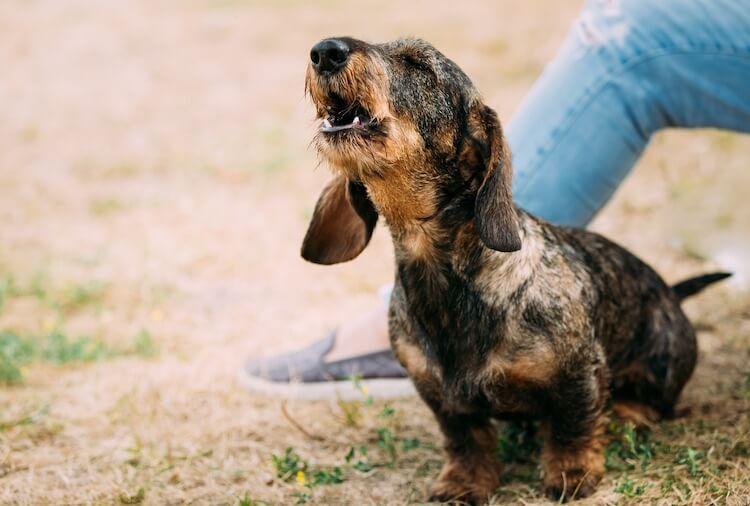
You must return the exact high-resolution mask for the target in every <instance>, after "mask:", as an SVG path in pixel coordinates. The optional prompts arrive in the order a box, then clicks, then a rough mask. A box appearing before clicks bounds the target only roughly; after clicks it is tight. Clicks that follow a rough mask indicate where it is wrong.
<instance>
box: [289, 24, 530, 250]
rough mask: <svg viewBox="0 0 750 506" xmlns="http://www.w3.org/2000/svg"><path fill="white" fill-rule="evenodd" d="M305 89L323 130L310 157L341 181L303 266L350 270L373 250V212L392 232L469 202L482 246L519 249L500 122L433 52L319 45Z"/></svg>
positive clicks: (326, 197)
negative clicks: (350, 263)
mask: <svg viewBox="0 0 750 506" xmlns="http://www.w3.org/2000/svg"><path fill="white" fill-rule="evenodd" d="M305 88H306V90H307V92H308V94H309V95H310V97H311V98H312V101H313V103H314V105H315V109H316V111H317V118H318V120H319V121H320V127H319V130H318V133H317V134H316V136H315V142H314V143H315V146H316V148H317V151H318V153H319V156H320V157H321V158H322V160H324V161H325V162H327V163H328V164H329V165H330V166H331V167H332V168H333V169H334V171H335V172H336V174H337V175H336V177H335V178H334V179H333V181H331V182H330V183H329V184H328V185H327V186H326V188H325V189H324V190H323V193H322V194H321V196H320V198H319V200H318V203H317V205H316V207H315V211H314V214H313V218H312V222H311V224H310V227H309V229H308V232H307V235H306V236H305V240H304V242H303V245H302V256H303V257H304V258H306V259H307V260H310V261H312V262H316V263H322V264H333V263H338V262H343V261H347V260H351V259H352V258H354V257H356V256H357V255H358V254H359V253H360V252H361V251H362V250H363V249H364V248H365V246H366V245H367V243H368V242H369V239H370V237H371V235H372V231H373V228H374V227H375V223H376V221H377V217H378V211H380V212H381V213H383V214H384V215H385V216H386V218H387V219H388V221H389V224H390V225H391V226H394V225H395V226H402V225H405V224H409V223H414V222H424V221H425V220H430V219H434V218H436V217H438V216H439V214H440V212H441V211H442V210H443V209H444V208H446V207H447V206H449V205H451V202H453V201H454V200H455V199H456V198H457V197H462V196H465V195H466V194H467V193H468V194H469V195H471V197H472V202H471V204H472V205H471V207H472V208H473V216H474V221H475V225H476V229H477V232H478V234H479V236H480V238H481V239H482V241H483V242H484V243H485V244H486V245H487V246H488V247H490V248H492V249H495V250H498V251H516V250H518V249H520V247H521V243H520V237H519V233H518V223H517V216H516V212H515V207H514V206H513V201H512V197H511V178H512V169H511V164H510V154H509V151H508V149H507V147H506V144H505V141H504V138H503V134H502V129H501V126H500V123H499V121H498V118H497V115H496V114H495V112H494V111H493V110H492V109H490V108H489V107H487V106H485V105H484V104H483V103H482V101H481V98H480V97H479V94H478V93H477V91H476V89H475V88H474V86H473V85H472V83H471V81H470V80H469V78H468V77H467V76H466V74H464V73H463V71H461V69H460V68H458V66H457V65H456V64H455V63H453V62H452V61H451V60H450V59H448V58H446V57H445V56H444V55H443V54H442V53H440V52H439V51H437V50H436V49H435V48H434V47H432V46H431V45H430V44H428V43H427V42H424V41H421V40H414V39H404V40H397V41H394V42H389V43H385V44H368V43H366V42H362V41H360V40H356V39H352V38H348V37H341V38H331V39H325V40H322V41H320V42H318V43H317V44H316V45H315V46H313V48H312V50H311V51H310V63H309V65H308V68H307V76H306V82H305ZM373 202H374V203H373Z"/></svg>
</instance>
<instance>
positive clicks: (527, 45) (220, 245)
mask: <svg viewBox="0 0 750 506" xmlns="http://www.w3.org/2000/svg"><path fill="white" fill-rule="evenodd" d="M579 7H580V2H579V1H577V0H576V1H574V0H564V1H558V2H556V3H555V7H554V9H555V13H554V14H555V15H554V16H550V12H549V10H550V3H549V2H545V1H543V0H530V1H527V2H513V1H510V0H501V1H489V0H486V1H473V0H472V1H469V2H461V3H458V4H451V3H445V4H437V3H434V2H426V1H421V0H420V1H417V2H411V3H408V4H404V3H401V2H394V1H388V2H385V3H381V4H378V5H377V6H372V5H370V4H361V3H356V2H343V1H339V0H325V1H324V2H319V3H316V4H313V3H310V2H302V1H301V0H285V1H282V2H259V1H255V0H222V1H219V0H215V1H214V0H189V1H180V2H178V1H176V0H156V1H146V0H132V1H129V2H94V1H91V0H70V1H68V2H54V1H52V0H38V1H34V2H30V1H26V0H7V1H5V2H3V3H2V4H1V5H0V65H1V66H2V69H3V72H2V77H0V104H3V112H2V119H1V120H0V195H1V197H0V224H1V225H0V503H1V504H40V505H42V504H43V505H47V504H154V505H157V504H158V505H161V504H186V503H189V504H231V505H239V504H244V505H249V504H294V503H298V502H299V503H305V502H306V503H308V504H319V505H333V504H342V505H343V504H346V505H348V504H353V505H360V504H373V505H382V504H409V503H420V502H423V501H424V499H425V497H426V493H427V489H428V487H429V484H430V483H431V481H432V480H433V479H434V477H435V476H436V474H437V473H438V471H439V469H440V466H441V463H442V453H441V451H440V445H441V441H440V436H439V433H438V430H437V427H436V424H435V422H434V421H433V418H432V417H431V415H430V414H429V412H428V410H427V409H426V408H425V407H424V406H423V405H422V403H421V402H420V401H419V400H418V399H408V400H402V401H397V402H391V403H385V402H381V401H372V400H370V399H368V397H367V394H366V393H364V392H363V394H362V399H361V400H358V401H347V402H344V401H340V402H299V401H295V402H292V401H289V402H286V403H282V402H280V401H279V400H278V399H270V398H264V397H258V396H253V395H250V394H248V393H246V392H245V391H243V390H242V389H241V388H240V387H239V385H238V383H237V381H236V374H237V371H238V369H239V368H240V366H241V364H242V361H243V359H244V357H246V356H250V355H258V354H270V353H274V352H278V351H284V350H288V349H291V348H294V347H296V346H299V345H300V344H303V343H305V342H308V341H310V340H312V339H315V338H316V337H318V336H319V335H320V334H321V333H323V332H325V331H326V330H327V329H330V328H331V327H334V326H335V325H336V324H337V323H338V322H340V321H341V320H342V319H344V318H345V317H347V316H349V315H352V314H357V313H358V312H361V311H363V310H365V309H366V308H368V307H369V306H370V305H371V304H373V303H374V301H375V299H376V296H375V292H376V290H377V288H378V287H379V286H380V285H382V284H383V283H386V282H388V280H389V279H390V278H391V276H392V272H391V269H392V253H391V250H390V249H391V245H390V242H389V239H388V236H387V231H385V230H383V229H382V227H381V228H379V229H378V231H377V232H376V234H375V237H374V239H373V242H372V244H371V246H370V247H369V248H368V250H367V251H365V252H364V253H363V255H362V256H361V257H360V258H358V259H357V260H356V261H354V262H351V263H349V264H346V265H341V266H335V267H318V266H313V265H310V264H306V263H304V262H303V261H302V260H301V259H300V258H299V256H298V251H299V242H300V240H301V237H302V235H303V233H304V230H305V227H306V224H307V223H306V220H307V219H308V218H309V215H310V211H311V208H312V205H313V204H314V201H315V198H316V197H317V194H318V191H319V189H320V188H321V187H322V185H323V184H324V181H325V180H326V179H327V178H328V174H327V171H326V170H325V169H324V168H319V169H318V170H315V167H316V166H317V162H316V160H315V156H314V153H312V151H311V150H310V149H308V143H309V140H310V138H311V137H312V115H313V112H312V108H311V107H310V105H309V104H308V103H307V102H306V101H305V99H304V97H303V84H302V82H303V75H304V68H305V63H306V57H307V53H308V50H309V47H310V46H311V45H312V43H314V42H315V41H316V40H318V39H320V38H322V37H323V36H326V35H331V34H341V33H348V34H352V35H356V36H360V37H362V38H367V39H371V40H384V39H389V38H393V37H395V36H399V35H419V36H422V37H424V38H426V39H428V40H430V41H432V42H434V43H435V44H436V45H437V46H438V47H439V48H440V49H442V50H443V51H444V52H446V53H447V54H448V55H450V56H451V57H452V58H454V59H455V60H456V61H457V62H458V63H459V64H460V65H461V66H462V67H464V68H465V69H466V71H467V72H468V73H469V75H471V76H472V77H473V79H474V80H475V81H476V83H477V85H478V86H479V88H480V89H481V90H482V91H483V93H484V95H485V97H486V99H487V101H488V103H490V104H492V105H493V106H494V107H496V108H497V109H498V111H499V113H500V115H501V117H502V118H504V119H505V121H508V119H509V118H510V117H511V115H512V112H513V110H514V108H515V107H516V105H517V104H518V103H519V102H520V100H521V98H522V97H523V95H524V93H525V92H526V90H528V88H529V87H530V86H531V84H532V83H533V80H534V78H535V77H536V76H537V75H538V73H539V72H540V71H541V69H542V67H543V65H544V64H545V62H546V61H548V60H549V58H551V56H552V55H553V54H554V52H555V48H556V47H557V46H558V45H559V43H560V41H561V40H562V37H563V36H564V34H565V32H566V30H567V26H568V24H569V23H570V22H571V20H572V19H573V17H574V15H575V13H576V10H577V9H578V8H579ZM365 12H366V14H365V16H364V18H363V14H364V13H365ZM748 160H750V138H748V136H740V135H735V134H730V133H721V132H713V131H696V132H667V133H664V134H660V135H658V136H657V138H656V139H655V140H654V142H653V143H652V145H651V147H650V148H649V150H648V152H647V153H646V155H645V156H644V158H643V160H642V161H641V162H640V163H639V165H638V168H637V169H636V170H635V172H634V174H633V176H632V177H630V178H629V179H628V181H627V182H626V184H625V185H624V187H623V189H622V190H621V191H619V192H618V194H617V196H616V198H615V199H614V200H613V202H612V203H611V204H610V205H609V206H608V207H607V208H606V210H605V211H604V212H603V213H602V214H601V216H600V218H599V219H598V220H597V222H596V223H595V224H594V228H595V229H596V230H598V231H601V232H603V233H605V234H606V235H608V236H610V237H612V238H614V239H615V240H617V241H619V242H621V243H622V244H624V245H626V246H627V247H629V248H631V249H632V250H634V251H635V252H636V253H637V254H639V255H640V256H641V257H643V258H644V259H646V260H647V261H649V262H650V263H651V264H652V265H654V266H655V267H656V268H657V269H658V270H659V271H660V272H661V273H662V274H663V275H664V276H665V277H666V278H667V279H668V280H670V281H677V280H679V279H681V278H683V277H687V276H690V275H693V274H697V273H701V272H704V271H710V270H714V269H716V268H724V269H729V270H733V271H735V272H736V276H735V277H734V278H733V280H732V281H731V282H727V283H723V284H721V285H719V286H716V287H712V288H711V289H709V290H707V291H706V293H704V294H701V295H700V296H698V297H696V298H695V299H691V300H690V301H689V302H688V303H687V304H686V308H687V311H688V313H689V315H690V316H691V318H692V319H693V321H694V322H695V323H696V326H697V328H698V331H699V341H700V362H699V366H698V369H697V371H696V374H695V376H694V378H693V379H692V380H691V382H690V383H689V385H688V388H687V389H686V391H685V394H684V397H683V399H682V401H681V405H680V406H681V408H682V411H683V412H684V414H683V416H682V417H680V418H678V419H677V420H674V421H672V422H669V423H664V424H661V425H659V426H657V427H655V428H654V430H653V431H652V432H651V433H648V434H646V433H635V432H633V431H632V429H631V428H629V427H621V426H617V425H615V424H613V425H612V426H611V427H610V433H611V437H612V443H611V444H610V446H609V447H608V451H607V466H608V470H609V471H608V473H607V476H606V478H605V480H604V482H602V484H601V486H600V488H599V491H598V492H597V494H596V495H595V496H594V497H592V498H590V499H587V500H585V501H583V502H582V504H592V505H593V504H665V505H666V504H694V505H706V504H717V505H718V504H722V505H723V504H728V505H747V504H750V292H748V283H750V268H749V267H748V258H750V236H749V235H748V232H747V231H748V230H750V205H748V203H747V199H746V197H745V193H746V192H747V189H748V188H750V172H748V171H747V166H748ZM527 429H528V428H526V427H518V426H505V427H503V430H502V437H501V439H500V441H499V442H498V458H499V459H501V460H503V461H505V462H506V473H505V478H504V480H505V483H504V484H503V486H502V487H501V488H500V489H499V491H498V496H497V498H496V500H495V503H497V504H506V503H509V504H545V503H546V501H545V500H544V499H543V498H542V497H541V496H540V494H539V480H538V475H539V470H538V467H537V460H538V459H537V452H538V444H537V442H536V440H535V437H534V435H533V431H529V430H527Z"/></svg>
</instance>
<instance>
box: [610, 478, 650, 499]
mask: <svg viewBox="0 0 750 506" xmlns="http://www.w3.org/2000/svg"><path fill="white" fill-rule="evenodd" d="M615 492H617V493H618V494H623V495H624V496H627V497H638V496H641V495H643V494H644V493H645V492H646V485H641V484H638V483H636V482H635V481H633V480H631V479H630V478H628V477H625V479H624V480H623V481H620V482H618V483H616V484H615Z"/></svg>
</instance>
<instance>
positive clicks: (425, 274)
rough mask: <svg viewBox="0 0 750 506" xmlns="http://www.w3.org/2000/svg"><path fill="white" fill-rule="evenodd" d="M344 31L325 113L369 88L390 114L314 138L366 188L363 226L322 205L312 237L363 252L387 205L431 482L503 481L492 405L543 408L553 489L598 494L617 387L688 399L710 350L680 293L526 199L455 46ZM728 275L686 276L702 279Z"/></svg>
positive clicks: (649, 405)
mask: <svg viewBox="0 0 750 506" xmlns="http://www.w3.org/2000/svg"><path fill="white" fill-rule="evenodd" d="M341 40H344V41H346V42H347V44H349V46H350V47H351V50H352V52H351V56H350V58H349V61H348V63H347V64H346V66H345V67H344V68H343V69H342V70H341V71H340V72H338V73H335V74H333V75H330V76H323V75H317V74H316V73H315V72H314V71H313V70H312V69H308V73H307V90H308V92H309V93H310V96H311V97H312V99H313V102H314V103H315V105H316V109H317V112H318V117H319V118H321V119H324V118H326V116H327V115H328V114H329V113H330V112H331V110H335V109H336V108H337V107H338V108H340V107H342V106H343V107H346V106H347V104H358V105H359V106H360V107H361V108H362V109H363V110H365V111H367V113H368V114H369V117H371V118H375V119H376V120H377V121H375V122H374V123H373V125H372V127H371V128H370V129H368V130H367V131H364V132H360V131H344V132H339V133H337V134H334V135H330V134H326V133H319V134H318V135H317V137H316V146H317V149H318V151H319V153H320V155H321V157H322V159H323V160H325V161H327V162H328V163H329V164H330V165H331V166H332V167H333V168H334V169H335V170H336V171H337V172H338V173H339V174H341V175H343V176H344V177H345V178H346V180H348V181H349V182H350V183H351V184H356V185H361V187H364V188H366V194H365V193H364V192H361V193H360V194H359V197H357V199H356V201H352V202H351V203H352V209H354V211H356V212H348V213H343V214H342V213H336V216H337V218H336V219H337V220H339V221H340V220H341V219H342V218H341V216H344V217H345V218H344V219H351V220H352V222H353V224H352V225H344V226H338V227H334V228H331V227H323V226H321V222H322V221H325V220H324V217H322V215H318V214H317V213H316V216H315V218H314V220H313V226H311V231H312V232H308V237H307V238H306V240H305V245H303V252H305V251H306V252H307V253H308V254H306V255H305V256H306V258H308V259H310V260H312V261H318V262H321V263H333V262H336V261H345V260H348V259H349V258H351V256H352V254H351V253H352V252H355V253H354V255H356V254H357V253H358V252H359V251H361V249H362V248H364V247H365V245H366V243H367V239H369V234H370V233H371V231H372V227H374V225H375V223H374V219H372V213H374V212H378V213H379V214H380V215H381V216H383V217H384V218H385V220H386V221H387V223H388V226H389V228H390V230H391V233H392V235H393V241H394V246H395V250H396V281H395V287H394V291H393V295H392V298H391V304H390V317H389V318H390V319H389V328H390V336H391V343H392V346H393V350H394V352H395V354H396V357H397V358H398V359H399V360H400V361H401V363H402V364H403V365H404V367H405V368H406V369H407V370H408V371H409V374H410V376H411V378H412V379H413V381H414V384H415V385H416V387H417V389H418V391H419V393H420V394H421V396H422V398H423V399H424V400H425V402H426V403H427V404H428V405H429V406H430V408H431V409H432V410H433V411H434V413H435V416H436V418H437V420H438V422H439V423H440V426H441V428H442V430H443V432H444V434H445V436H446V452H447V458H448V460H447V462H446V465H445V467H444V469H443V471H442V472H441V473H440V476H439V477H438V480H437V482H436V484H435V486H434V488H433V497H434V498H437V499H444V500H449V499H461V500H464V501H470V502H478V501H482V500H484V499H485V498H486V497H488V496H489V495H491V494H492V493H493V491H494V490H495V488H496V487H497V485H498V484H499V476H500V474H499V469H498V468H497V462H496V461H495V459H494V445H495V432H494V428H493V425H492V423H491V422H490V420H491V419H492V418H498V419H518V418H521V419H536V420H540V421H541V424H542V432H543V435H544V438H545V448H544V451H543V453H542V464H543V467H544V485H545V491H546V492H547V494H548V495H550V496H551V497H553V498H555V499H558V498H561V497H562V498H563V499H566V500H567V499H571V498H574V497H581V496H585V495H588V494H590V493H591V492H593V490H594V488H595V486H596V484H597V483H598V481H599V480H600V479H601V477H602V475H603V472H604V458H603V441H602V433H603V427H604V418H603V412H604V410H605V407H606V406H607V404H608V402H609V400H610V398H612V399H614V400H615V401H616V402H617V403H618V404H617V405H618V406H619V408H620V411H619V412H621V413H625V414H626V416H630V417H631V418H633V419H634V420H636V421H639V422H640V423H643V421H644V420H648V421H653V419H654V418H656V417H670V416H672V415H673V413H674V407H675V403H676V402H677V399H678V396H679V394H680V392H681V390H682V388H683V386H684V385H685V383H686V382H687V380H688V379H689V377H690V375H691V373H692V371H693V368H694V366H695V361H696V340H695V334H694V331H693V329H692V327H691V325H690V323H689V322H688V320H687V318H686V317H685V314H684V313H683V312H682V310H681V309H680V305H679V299H680V297H678V294H676V293H675V291H674V290H672V289H671V288H670V287H669V286H667V285H666V284H665V283H664V281H662V279H661V278H660V277H659V276H658V275H657V274H656V272H654V271H653V269H651V268H650V267H649V266H647V265H646V264H644V263H643V262H642V261H640V260H639V259H638V258H636V257H635V256H633V255H632V254H630V253H629V252H628V251H626V250H625V249H623V248H621V247H620V246H618V245H616V244H614V243H612V242H610V241H608V240H607V239H605V238H603V237H601V236H599V235H597V234H593V233H590V232H586V231H582V230H575V229H569V228H562V227H556V226H552V225H550V224H549V223H546V222H544V221H543V220H540V219H538V218H535V217H533V216H531V215H529V214H528V213H526V212H524V211H522V210H520V209H517V208H516V207H515V206H514V205H513V202H512V198H511V195H510V181H511V174H512V171H511V166H510V154H509V151H508V149H507V146H506V145H505V141H504V139H503V135H502V129H501V127H500V123H499V122H498V120H497V117H496V115H495V113H494V111H492V110H491V109H489V108H488V107H486V106H485V105H484V104H483V103H482V102H481V99H480V98H479V95H478V93H477V92H476V90H475V89H474V87H473V85H472V84H471V82H470V81H469V79H468V78H467V77H466V75H465V74H464V73H463V72H462V71H461V70H460V69H459V68H458V67H457V66H456V65H455V64H454V63H453V62H452V61H451V60H449V59H448V58H446V57H445V56H443V55H442V54H441V53H440V52H438V51H437V50H435V49H434V48H433V47H432V46H430V45H429V44H427V43H426V42H423V41H419V40H399V41H395V42H391V43H387V44H367V43H364V42H361V41H356V40H354V39H349V38H344V39H341ZM342 102H343V105H342ZM352 106H353V105H352ZM339 186H340V187H341V191H345V188H346V185H345V184H339ZM330 194H331V192H330V191H329V189H327V190H326V192H324V195H323V196H322V197H321V201H324V200H326V199H330V198H332V197H331V195H330ZM341 195H343V194H341ZM350 199H351V197H350ZM334 201H335V202H338V203H339V204H340V203H341V202H344V200H342V198H337V199H335V200H334ZM319 206H322V207H323V208H326V206H325V202H322V203H319ZM328 207H332V206H328ZM346 217H349V218H346ZM368 217H369V218H368ZM363 223H366V224H367V227H369V228H367V229H365V230H363V229H362V226H363V225H362V224H363ZM351 230H353V231H354V232H351ZM311 233H312V235H313V236H314V238H311V237H310V235H311ZM363 237H365V239H363ZM313 242H314V243H315V244H316V245H317V246H316V247H315V248H312V247H311V246H310V244H311V243H313ZM342 242H343V244H345V245H346V247H345V248H343V249H342V251H344V253H341V254H339V253H336V252H337V251H339V249H341V248H337V245H339V244H341V243H342ZM321 244H323V245H330V246H331V247H328V248H321V247H320V245H321ZM320 251H323V253H321V252H320ZM332 252H333V253H332ZM337 255H338V256H337ZM715 280H716V279H715V278H710V279H708V280H706V279H704V280H703V281H704V282H702V284H701V285H700V286H698V285H696V284H695V283H693V284H687V285H686V284H684V283H683V284H681V285H680V286H681V287H682V291H684V292H685V293H687V292H690V293H694V292H695V291H697V289H700V288H702V287H703V286H705V284H707V282H710V281H715Z"/></svg>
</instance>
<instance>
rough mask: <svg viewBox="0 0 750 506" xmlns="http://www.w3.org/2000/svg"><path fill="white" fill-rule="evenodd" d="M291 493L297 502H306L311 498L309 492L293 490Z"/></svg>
mask: <svg viewBox="0 0 750 506" xmlns="http://www.w3.org/2000/svg"><path fill="white" fill-rule="evenodd" d="M292 495H293V496H294V497H295V498H296V499H297V504H307V503H308V502H310V499H312V494H311V493H310V492H295V493H294V494H292Z"/></svg>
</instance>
